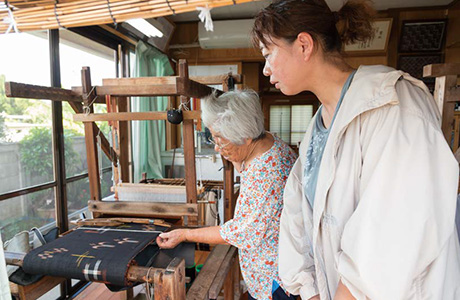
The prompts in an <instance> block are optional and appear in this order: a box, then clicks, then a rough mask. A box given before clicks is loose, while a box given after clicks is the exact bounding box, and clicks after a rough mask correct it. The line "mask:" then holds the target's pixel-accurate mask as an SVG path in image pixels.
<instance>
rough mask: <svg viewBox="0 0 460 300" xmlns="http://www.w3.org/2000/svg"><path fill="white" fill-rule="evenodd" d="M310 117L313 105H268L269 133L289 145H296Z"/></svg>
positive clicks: (301, 137)
mask: <svg viewBox="0 0 460 300" xmlns="http://www.w3.org/2000/svg"><path fill="white" fill-rule="evenodd" d="M312 117H313V105H270V117H269V118H270V119H269V120H270V125H269V131H270V132H272V133H274V134H275V135H277V136H278V137H280V138H281V139H282V140H283V141H285V142H286V143H288V144H289V145H297V144H298V143H299V142H301V141H302V139H303V136H304V133H305V131H306V130H307V127H308V124H309V123H310V121H311V118H312Z"/></svg>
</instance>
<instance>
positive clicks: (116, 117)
mask: <svg viewBox="0 0 460 300" xmlns="http://www.w3.org/2000/svg"><path fill="white" fill-rule="evenodd" d="M182 115H183V117H184V120H197V119H199V118H200V117H201V111H197V110H194V111H183V112H182ZM166 119H167V113H166V112H165V111H148V112H119V113H104V114H89V115H85V114H75V115H74V116H73V120H74V121H76V122H95V121H140V120H166Z"/></svg>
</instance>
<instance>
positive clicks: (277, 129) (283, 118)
mask: <svg viewBox="0 0 460 300" xmlns="http://www.w3.org/2000/svg"><path fill="white" fill-rule="evenodd" d="M290 120H291V111H290V106H289V105H271V106H270V126H269V128H270V129H269V130H270V132H272V133H273V134H275V135H276V136H278V137H279V138H281V139H282V140H283V141H285V142H286V143H290V131H291V128H290V125H291V121H290Z"/></svg>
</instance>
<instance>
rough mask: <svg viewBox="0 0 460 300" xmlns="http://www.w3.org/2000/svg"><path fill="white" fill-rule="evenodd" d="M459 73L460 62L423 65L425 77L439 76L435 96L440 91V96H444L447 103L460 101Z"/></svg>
mask: <svg viewBox="0 0 460 300" xmlns="http://www.w3.org/2000/svg"><path fill="white" fill-rule="evenodd" d="M458 75H460V63H449V64H432V65H426V66H424V67H423V77H437V78H436V86H435V87H436V88H437V90H435V93H434V96H435V98H436V96H437V95H436V94H437V93H438V94H439V93H440V94H441V95H438V98H440V97H441V96H442V98H443V101H444V102H446V103H455V102H458V101H460V87H459V86H458V85H457V76H458ZM436 91H437V92H436ZM438 104H439V103H438ZM441 111H442V110H441Z"/></svg>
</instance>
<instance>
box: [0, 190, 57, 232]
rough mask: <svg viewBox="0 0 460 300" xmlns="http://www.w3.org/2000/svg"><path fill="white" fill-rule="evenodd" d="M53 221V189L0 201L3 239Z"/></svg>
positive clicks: (0, 225) (0, 223)
mask: <svg viewBox="0 0 460 300" xmlns="http://www.w3.org/2000/svg"><path fill="white" fill-rule="evenodd" d="M52 222H55V206H54V189H53V188H50V189H46V190H43V191H38V192H35V193H31V194H27V195H24V196H20V197H15V198H11V199H8V200H4V201H0V228H1V233H2V239H3V241H6V240H8V239H11V238H12V237H13V236H14V235H15V234H16V233H18V232H20V231H23V230H30V229H31V228H32V227H42V226H44V225H46V224H49V223H52Z"/></svg>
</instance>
